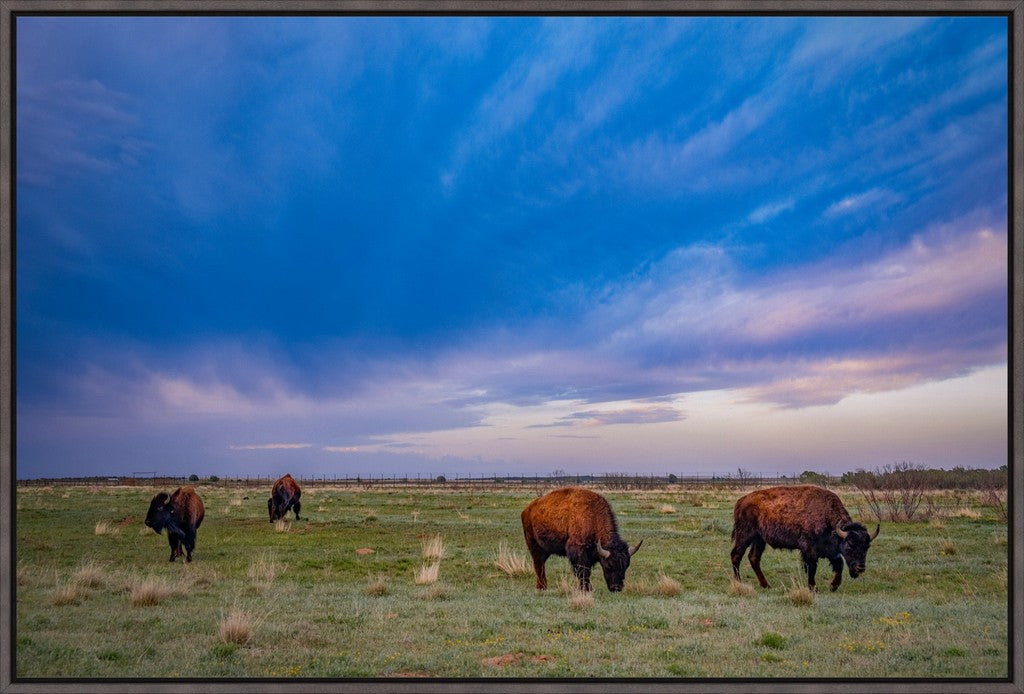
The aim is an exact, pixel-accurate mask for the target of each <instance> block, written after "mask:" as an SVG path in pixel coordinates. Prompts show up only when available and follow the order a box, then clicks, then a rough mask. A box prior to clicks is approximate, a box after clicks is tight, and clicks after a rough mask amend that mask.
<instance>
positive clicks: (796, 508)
mask: <svg viewBox="0 0 1024 694" xmlns="http://www.w3.org/2000/svg"><path fill="white" fill-rule="evenodd" d="M878 530H879V529H878V528H876V529H875V532H874V534H873V535H868V531H867V529H866V528H865V527H864V526H863V525H861V524H860V523H854V522H853V521H852V520H851V519H850V514H849V513H848V512H847V510H846V507H845V506H843V502H842V501H840V500H839V497H838V496H836V495H835V494H834V493H833V492H830V491H829V490H827V489H822V488H821V487H816V486H814V485H809V484H801V485H794V486H785V487H769V488H767V489H759V490H757V491H754V492H751V493H749V494H747V495H746V496H743V497H741V498H740V499H739V501H737V502H736V506H735V508H734V509H733V527H732V539H733V547H732V553H731V558H732V570H733V574H734V575H735V576H736V578H737V579H739V577H740V561H741V560H742V559H743V552H744V551H745V550H746V549H747V547H750V555H749V559H750V566H751V567H752V568H753V569H754V573H755V574H757V580H758V582H759V583H760V584H761V587H762V588H767V587H768V581H767V580H765V577H764V574H763V573H761V553H762V552H764V548H765V545H766V544H767V545H771V546H772V547H774V548H776V549H798V550H800V557H801V559H803V563H804V569H805V571H806V572H807V585H808V586H809V587H810V588H811V589H812V590H814V589H815V585H814V574H815V572H816V571H817V568H818V559H828V561H829V562H830V563H831V565H832V570H833V571H834V572H835V575H834V576H833V578H832V590H835V589H836V588H838V587H839V584H840V583H841V582H842V578H843V559H844V558H845V559H846V563H847V565H848V566H849V571H850V576H851V577H852V578H857V576H859V575H860V574H861V573H862V572H863V571H864V564H865V560H866V557H867V551H868V547H869V546H870V545H871V541H872V540H873V539H874V538H875V536H877V535H878Z"/></svg>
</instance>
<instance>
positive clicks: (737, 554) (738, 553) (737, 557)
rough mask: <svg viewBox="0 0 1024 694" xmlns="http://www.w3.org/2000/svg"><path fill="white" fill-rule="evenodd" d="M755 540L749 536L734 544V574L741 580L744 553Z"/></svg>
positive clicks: (732, 556) (732, 555)
mask: <svg viewBox="0 0 1024 694" xmlns="http://www.w3.org/2000/svg"><path fill="white" fill-rule="evenodd" d="M752 541H753V538H748V539H747V540H745V541H742V542H741V541H739V540H737V541H736V542H735V543H734V544H733V546H732V552H731V553H730V555H729V556H730V557H731V558H732V575H733V576H735V577H736V580H737V581H738V580H740V562H741V561H743V553H744V552H746V551H747V547H748V546H749V545H750V543H751V542H752Z"/></svg>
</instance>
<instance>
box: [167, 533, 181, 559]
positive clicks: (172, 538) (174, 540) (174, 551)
mask: <svg viewBox="0 0 1024 694" xmlns="http://www.w3.org/2000/svg"><path fill="white" fill-rule="evenodd" d="M167 542H169V543H170V545H171V558H170V559H168V561H174V559H175V558H176V557H179V556H181V538H180V537H178V536H177V535H176V534H174V533H172V532H168V533H167Z"/></svg>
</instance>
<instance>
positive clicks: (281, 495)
mask: <svg viewBox="0 0 1024 694" xmlns="http://www.w3.org/2000/svg"><path fill="white" fill-rule="evenodd" d="M300 496H302V490H301V489H299V484H298V482H296V481H295V479H294V478H292V476H291V475H290V474H289V475H285V476H284V477H282V478H281V479H279V480H277V481H276V482H274V486H273V487H272V488H271V490H270V498H269V499H267V511H268V512H269V513H270V522H271V523H273V522H274V521H276V520H278V519H280V518H284V514H286V513H288V511H289V509H292V510H294V511H295V520H299V509H301V508H302V504H300V503H299V497H300Z"/></svg>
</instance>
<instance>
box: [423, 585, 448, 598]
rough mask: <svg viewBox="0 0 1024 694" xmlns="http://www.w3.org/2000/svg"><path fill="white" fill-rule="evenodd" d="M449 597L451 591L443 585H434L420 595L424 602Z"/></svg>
mask: <svg viewBox="0 0 1024 694" xmlns="http://www.w3.org/2000/svg"><path fill="white" fill-rule="evenodd" d="M449 595H451V589H450V588H448V586H446V585H445V584H443V583H435V584H433V585H432V586H430V587H429V588H427V589H426V590H425V591H423V592H422V593H420V597H422V598H423V599H424V600H444V599H445V598H447V597H448V596H449Z"/></svg>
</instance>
